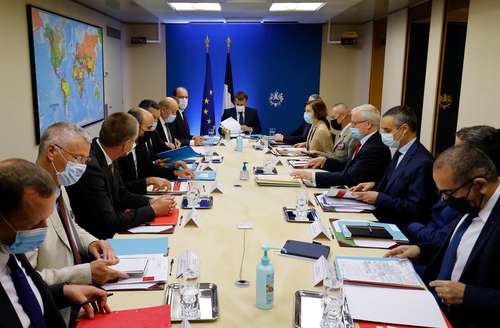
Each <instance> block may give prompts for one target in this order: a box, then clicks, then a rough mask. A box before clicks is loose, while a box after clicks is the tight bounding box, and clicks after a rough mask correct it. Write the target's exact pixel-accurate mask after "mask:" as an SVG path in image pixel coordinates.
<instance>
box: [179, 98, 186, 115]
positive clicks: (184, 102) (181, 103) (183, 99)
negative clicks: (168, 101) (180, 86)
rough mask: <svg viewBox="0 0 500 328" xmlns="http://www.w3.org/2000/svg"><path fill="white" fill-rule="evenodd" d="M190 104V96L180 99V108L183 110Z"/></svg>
mask: <svg viewBox="0 0 500 328" xmlns="http://www.w3.org/2000/svg"><path fill="white" fill-rule="evenodd" d="M187 106H188V98H181V99H179V109H180V111H181V112H183V111H184V110H185V109H186V108H187Z"/></svg>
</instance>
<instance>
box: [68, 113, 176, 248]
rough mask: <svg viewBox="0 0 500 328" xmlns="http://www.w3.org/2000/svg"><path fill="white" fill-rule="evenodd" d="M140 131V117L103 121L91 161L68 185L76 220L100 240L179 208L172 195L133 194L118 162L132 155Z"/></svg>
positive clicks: (113, 117) (112, 117)
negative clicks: (73, 181)
mask: <svg viewBox="0 0 500 328" xmlns="http://www.w3.org/2000/svg"><path fill="white" fill-rule="evenodd" d="M138 134H139V124H138V123H137V120H136V119H135V118H134V117H133V116H132V115H130V114H127V113H121V112H120V113H114V114H111V115H110V116H108V117H107V118H106V119H105V120H104V122H103V123H102V126H101V130H100V132H99V138H95V139H94V140H93V141H92V145H91V147H90V157H91V160H90V161H89V163H88V165H87V169H86V171H85V173H84V174H83V176H82V177H81V178H80V180H78V182H77V183H76V184H74V185H72V186H69V187H68V188H67V191H68V195H69V198H70V202H71V207H72V208H73V211H74V214H75V217H76V222H78V224H79V225H80V226H81V227H82V228H84V229H85V230H87V231H88V232H90V233H91V234H92V235H94V236H95V237H97V238H100V239H107V238H112V237H113V235H114V234H115V233H117V232H120V231H125V230H127V229H129V228H133V227H136V226H139V225H141V224H144V223H148V222H150V221H152V220H153V219H154V218H155V217H156V216H161V215H168V214H169V213H170V211H171V210H172V209H174V208H175V206H176V203H175V200H174V199H173V198H172V197H169V196H162V197H158V198H156V199H150V198H149V197H146V196H142V195H138V194H135V193H131V192H130V191H128V190H127V188H126V187H125V185H124V183H123V181H122V179H121V177H120V174H119V172H118V168H117V167H116V164H115V162H114V161H116V160H117V159H119V158H121V157H123V156H126V155H127V154H129V153H130V152H131V151H132V149H133V147H134V144H135V140H136V139H137V136H138Z"/></svg>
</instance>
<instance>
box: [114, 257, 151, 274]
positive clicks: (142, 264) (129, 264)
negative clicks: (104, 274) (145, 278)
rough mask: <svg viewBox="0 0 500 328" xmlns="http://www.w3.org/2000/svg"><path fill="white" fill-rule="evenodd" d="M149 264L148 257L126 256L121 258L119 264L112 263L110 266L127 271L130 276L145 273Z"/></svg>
mask: <svg viewBox="0 0 500 328" xmlns="http://www.w3.org/2000/svg"><path fill="white" fill-rule="evenodd" d="M147 264H148V257H147V256H144V257H141V256H137V257H136V256H135V255H132V256H131V257H127V256H124V257H122V258H120V262H118V264H115V265H112V266H111V267H110V268H111V269H113V270H117V271H121V272H125V273H127V274H128V275H129V276H132V275H134V276H137V275H141V276H142V275H144V271H145V270H146V266H147Z"/></svg>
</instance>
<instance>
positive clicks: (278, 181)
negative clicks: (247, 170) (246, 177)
mask: <svg viewBox="0 0 500 328" xmlns="http://www.w3.org/2000/svg"><path fill="white" fill-rule="evenodd" d="M255 182H256V183H257V184H258V185H259V186H269V187H300V180H299V179H295V178H293V177H291V176H289V175H256V176H255Z"/></svg>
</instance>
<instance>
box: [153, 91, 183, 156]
mask: <svg viewBox="0 0 500 328" xmlns="http://www.w3.org/2000/svg"><path fill="white" fill-rule="evenodd" d="M158 105H159V107H160V110H159V114H160V115H159V117H158V124H157V125H156V132H157V133H158V135H159V136H160V138H161V140H163V142H165V143H166V145H167V147H168V148H169V149H176V148H179V147H180V145H181V143H180V141H179V140H178V139H175V137H174V131H173V123H174V121H175V119H176V117H177V111H178V110H179V104H178V103H177V100H175V98H172V97H165V98H163V99H162V100H160V102H159V103H158Z"/></svg>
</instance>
